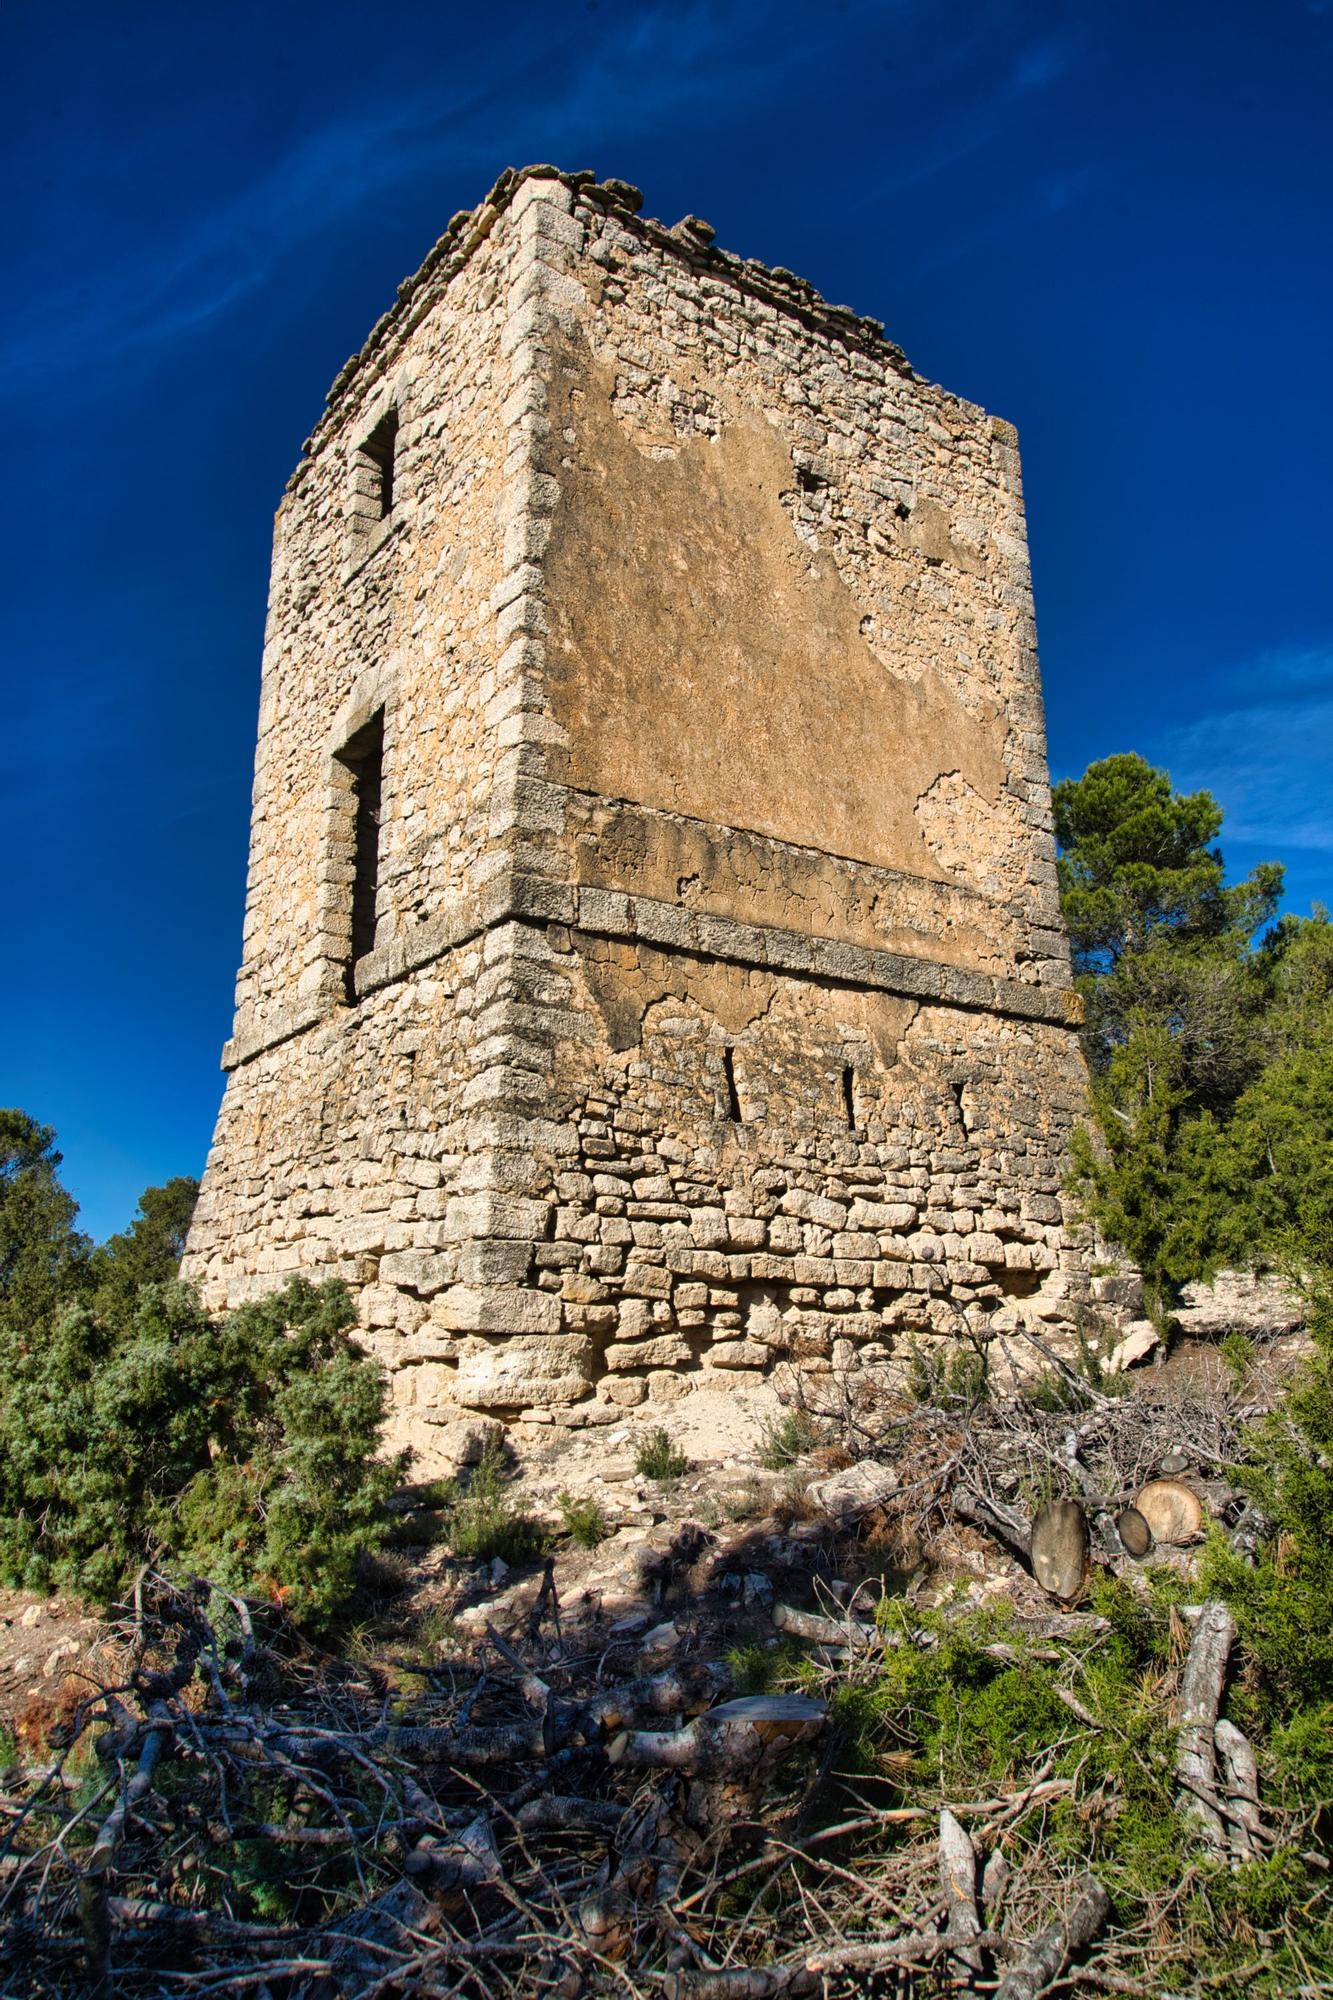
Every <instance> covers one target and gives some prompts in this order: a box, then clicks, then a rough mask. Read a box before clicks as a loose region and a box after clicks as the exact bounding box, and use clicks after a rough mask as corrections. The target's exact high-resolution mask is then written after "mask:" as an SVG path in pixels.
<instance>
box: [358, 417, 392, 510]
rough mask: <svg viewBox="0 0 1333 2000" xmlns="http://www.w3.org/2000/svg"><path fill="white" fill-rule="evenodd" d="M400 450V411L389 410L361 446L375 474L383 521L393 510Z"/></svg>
mask: <svg viewBox="0 0 1333 2000" xmlns="http://www.w3.org/2000/svg"><path fill="white" fill-rule="evenodd" d="M397 451H398V412H397V410H388V411H386V412H385V414H384V415H383V416H382V417H381V418H380V420H379V422H378V423H377V424H376V426H375V428H374V430H373V431H372V432H371V433H370V436H369V437H368V438H367V439H366V441H365V443H364V444H363V445H362V447H361V454H362V457H363V458H366V459H368V460H369V461H370V464H371V466H372V468H373V470H374V475H375V500H376V505H377V507H378V509H379V518H380V520H381V521H384V520H387V519H388V517H389V515H390V514H391V513H392V512H393V480H394V469H395V468H394V460H395V457H396V455H397Z"/></svg>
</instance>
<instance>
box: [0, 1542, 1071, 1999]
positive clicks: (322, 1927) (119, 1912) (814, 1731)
mask: <svg viewBox="0 0 1333 2000" xmlns="http://www.w3.org/2000/svg"><path fill="white" fill-rule="evenodd" d="M260 1617H261V1614H259V1613H258V1611H257V1610H256V1608H255V1607H253V1606H251V1605H248V1604H247V1603H246V1602H244V1601H243V1600H241V1599H238V1598H235V1597H229V1596H227V1595H225V1594H223V1593H220V1592H216V1591H210V1590H209V1589H208V1588H207V1586H204V1585H202V1584H201V1585H197V1586H195V1587H194V1588H193V1589H190V1590H180V1589H176V1588H173V1587H172V1586H171V1585H169V1584H167V1583H166V1582H164V1581H162V1580H160V1579H146V1580H145V1581H144V1583H143V1584H142V1585H141V1588H140V1591H139V1594H138V1600H137V1602H136V1605H135V1607H134V1610H133V1612H132V1613H131V1614H129V1615H128V1616H127V1617H126V1618H125V1619H124V1621H123V1623H122V1625H121V1626H120V1628H119V1629H118V1631H117V1633H116V1635H115V1642H114V1645H113V1646H112V1647H111V1648H110V1649H109V1658H112V1659H114V1660H115V1661H116V1663H117V1667H116V1671H115V1672H114V1673H113V1674H111V1675H109V1676H108V1677H107V1681H106V1685H104V1686H99V1687H90V1688H89V1690H88V1693H87V1697H86V1699H85V1700H83V1701H82V1702H81V1704H80V1705H79V1708H78V1710H77V1712H76V1713H75V1714H74V1715H73V1716H72V1718H71V1721H70V1724H69V1728H68V1731H67V1732H66V1734H67V1738H68V1740H67V1742H66V1744H65V1747H63V1748H62V1749H60V1750H59V1751H58V1754H56V1755H55V1757H54V1759H53V1761H52V1762H50V1763H49V1764H46V1765H41V1766H33V1767H29V1768H18V1769H14V1770H11V1771H9V1772H8V1773H6V1774H5V1775H4V1776H3V1778H2V1779H0V1815H3V1820H2V1823H0V1825H2V1832H0V1929H2V1941H0V1990H3V1991H4V1993H5V1994H6V1995H15V1996H17V1995H23V1996H28V1995H47V1994H49V1995H68V1994H73V1993H80V1994H82V1993H88V1992H92V1993H97V1992H103V1993H112V1992H114V1993H116V1994H121V1995H125V1996H138V1995H149V1994H152V1995H158V1994H205V1993H223V1992H225V1993H244V1992H254V1993H256V1994H259V1995H261V1996H263V1995H267V1996H270V1997H271V2000H296V1996H310V2000H316V1997H317V1996H318V2000H335V1996H347V2000H350V1996H352V1995H357V1996H361V2000H372V1996H376V2000H379V1996H383V2000H389V1996H397V1995H404V1996H405V1995H409V1994H427V1993H429V1994H451V1995H458V1996H472V1995H481V1994H488V1995H489V1994H494V1993H506V1994H515V1995H517V1994H525V1995H526V1994H536V1993H542V1994H551V1993H554V1994H561V1995H568V1996H570V2000H573V1996H575V1995H580V1994H588V1995H596V1994H603V1993H617V1994H643V1995H649V1994H659V1995H662V1996H663V2000H742V1996H744V2000H765V1996H768V1995H770V1994H771V1995H779V1994H806V1993H821V1994H829V1995H833V1994H850V1993H852V1992H864V1991H874V1990H880V1989H879V1987H878V1985H877V1984H876V1982H877V1981H880V1980H883V1981H886V1982H887V1984H885V1985H884V1986H883V1990H885V1991H890V1990H892V1991H903V1990H907V1989H906V1988H904V1986H903V1984H902V1982H903V1980H904V1979H907V1980H909V1982H910V1978H911V1975H912V1974H913V1973H914V1972H918V1973H920V1974H921V1975H922V1976H923V1977H927V1978H928V1979H929V1980H930V1981H931V1986H930V1990H953V1989H961V1990H975V1982H976V1981H977V1980H978V1978H981V1977H982V1976H983V1975H985V1977H984V1984H985V1986H986V1988H987V1989H988V1990H994V1991H997V1992H998V1993H999V1994H1001V1995H1002V1996H1003V1997H1004V2000H1018V1996H1021V1995H1027V1994H1032V1993H1035V1992H1037V1991H1038V1990H1040V1988H1041V1987H1042V1986H1043V1985H1044V1984H1045V1982H1046V1981H1047V1980H1048V1979H1049V1978H1051V1977H1053V1976H1055V1974H1056V1973H1057V1972H1058V1971H1059V1969H1060V1968H1062V1967H1063V1966H1064V1965H1065V1964H1066V1962H1067V1961H1068V1960H1069V1958H1070V1956H1071V1954H1073V1953H1075V1952H1077V1951H1078V1949H1079V1948H1080V1946H1081V1945H1082V1944H1084V1943H1086V1942H1087V1940H1088V1939H1089V1938H1090V1937H1091V1936H1092V1935H1093V1934H1094V1932H1095V1931H1096V1930H1097V1929H1098V1928H1099V1927H1100V1926H1101V1925H1102V1923H1103V1922H1104V1921H1105V1918H1106V1914H1107V1903H1106V1898H1105V1896H1104V1895H1103V1893H1102V1891H1101V1889H1100V1888H1099V1887H1098V1886H1097V1885H1096V1884H1095V1883H1093V1882H1092V1881H1091V1880H1087V1881H1084V1882H1081V1883H1076V1884H1073V1885H1071V1889H1070V1894H1069V1897H1068V1898H1067V1907H1066V1909H1065V1910H1064V1912H1063V1914H1062V1915H1061V1917H1060V1918H1059V1920H1058V1921H1056V1922H1054V1923H1053V1924H1052V1925H1050V1926H1048V1927H1047V1928H1046V1929H1044V1930H1043V1931H1042V1932H1041V1933H1040V1934H1038V1935H1036V1936H1034V1937H1029V1938H1019V1937H1016V1936H1014V1935H1013V1934H1012V1933H1011V1932H1010V1931H1008V1930H1005V1931H1001V1930H1000V1929H999V1928H998V1925H999V1922H1000V1916H999V1911H1000V1903H1001V1901H1002V1894H1003V1884H1002V1882H1001V1880H1000V1876H999V1874H997V1872H996V1871H995V1869H993V1868H992V1869H991V1870H989V1871H988V1872H987V1876H986V1880H985V1885H984V1887H983V1882H982V1877H981V1870H980V1867H979V1853H978V1850H977V1849H976V1848H975V1847H974V1846H973V1845H972V1841H971V1838H970V1836H969V1835H968V1833H967V1832H966V1831H965V1830H964V1827H963V1822H964V1821H965V1820H970V1821H971V1823H972V1824H973V1825H974V1826H975V1825H977V1824H978V1823H981V1822H985V1823H988V1824H992V1825H993V1826H1003V1825H1004V1824H1008V1823H1012V1822H1013V1821H1014V1820H1015V1819H1016V1818H1017V1817H1018V1816H1020V1815H1022V1814H1023V1813H1024V1812H1026V1811H1028V1810H1029V1809H1031V1808H1032V1806H1033V1804H1034V1795H1033V1794H1032V1788H1031V1787H1028V1788H1027V1789H1026V1791H1025V1792H1021V1793H1017V1794H1015V1795H1014V1796H1010V1797H1005V1798H1002V1799H989V1800H978V1801H973V1802H971V1803H964V1804H962V1805H960V1806H959V1808H958V1810H957V1812H951V1813H948V1814H946V1815H944V1816H943V1818H942V1819H941V1821H940V1823H939V1826H938V1842H937V1845H938V1865H937V1866H932V1867H931V1868H930V1869H928V1870H927V1871H926V1873H925V1874H924V1875H923V1874H922V1871H921V1867H920V1863H919V1860H911V1861H909V1862H908V1863H907V1864H906V1867H905V1868H904V1867H903V1866H902V1864H901V1862H899V1863H895V1864H894V1868H895V1871H896V1872H895V1874H894V1877H893V1882H892V1886H889V1877H888V1876H887V1875H885V1877H884V1879H883V1880H882V1881H881V1880H880V1879H878V1878H877V1866H878V1865H879V1864H876V1863H871V1864H869V1865H867V1866H866V1868H865V1869H864V1871H862V1872H858V1873H856V1874H853V1873H852V1871H851V1870H849V1869H848V1868H847V1867H845V1866H843V1865H841V1864H840V1863H838V1862H836V1861H834V1860H832V1859H829V1858H826V1857H829V1856H830V1855H832V1854H834V1853H838V1852H845V1850H846V1844H847V1842H848V1841H849V1840H854V1838H855V1836H856V1835H857V1834H858V1832H865V1831H867V1830H869V1831H871V1832H873V1833H874V1835H875V1836H876V1837H877V1839H879V1840H880V1842H881V1844H882V1837H883V1835H884V1834H885V1833H886V1832H888V1831H890V1829H891V1827H892V1824H893V1821H894V1817H895V1816H894V1815H893V1814H892V1813H890V1814H889V1815H888V1817H887V1818H886V1817H885V1816H884V1813H883V1812H882V1811H881V1810H879V1809H876V1808H873V1807H872V1809H871V1810H870V1811H869V1812H868V1813H866V1814H864V1815H862V1816H861V1817H860V1818H859V1819H854V1820H851V1821H844V1822H843V1823H842V1824H837V1825H833V1826H828V1825H816V1824H815V1817H816V1816H815V1813H814V1806H815V1801H816V1799H817V1797H818V1796H820V1795H821V1788H822V1787H823V1786H824V1785H825V1782H826V1780H827V1778H828V1775H829V1772H830V1769H831V1767H832V1766H833V1765H834V1763H835V1762H836V1755H837V1737H836V1732H835V1731H833V1730H831V1729H830V1728H829V1727H828V1726H827V1709H826V1705H825V1703H824V1702H823V1701H822V1700H820V1699H818V1698H816V1697H813V1696H811V1695H808V1694H806V1695H802V1694H788V1695H778V1696H753V1697H748V1698H746V1697H743V1698H740V1699H735V1698H732V1696H731V1687H730V1676H729V1674H728V1671H727V1668H726V1666H725V1665H724V1664H722V1663H720V1662H718V1661H716V1660H709V1659H691V1658H689V1657H683V1658H681V1659H679V1660H678V1662H677V1663H676V1664H675V1665H674V1666H672V1667H671V1668H669V1669H667V1670H665V1671H660V1672H656V1673H652V1674H648V1675H642V1676H637V1677H636V1676H631V1677H629V1678H624V1677H622V1676H621V1675H620V1674H619V1673H618V1671H617V1659H616V1655H615V1653H614V1652H609V1651H608V1650H607V1649H606V1646H605V1644H603V1645H602V1646H601V1647H599V1649H597V1650H596V1651H589V1650H587V1649H585V1648H581V1647H580V1646H579V1644H578V1643H577V1642H575V1641H571V1640H569V1639H567V1638H566V1636H565V1634H564V1633H563V1632H562V1630H561V1620H560V1609H559V1605H558V1603H557V1602H556V1598H555V1593H554V1590H553V1588H552V1587H551V1583H550V1573H549V1571H548V1575H547V1586H546V1587H545V1588H544V1589H543V1591H542V1592H541V1594H540V1596H539V1598H538V1600H537V1602H536V1604H535V1606H534V1608H533V1610H532V1612H531V1614H530V1616H529V1617H528V1619H527V1622H526V1626H525V1629H524V1630H522V1631H521V1632H517V1633H511V1635H510V1637H508V1638H506V1637H502V1636H501V1635H500V1634H499V1633H498V1632H495V1631H492V1632H491V1634H490V1638H489V1640H488V1642H487V1643H486V1644H485V1645H483V1646H482V1647H481V1648H480V1649H479V1651H478V1654H477V1657H476V1658H475V1659H473V1660H471V1661H468V1662H463V1661H461V1660H460V1661H455V1662H449V1663H444V1664H440V1665H429V1664H424V1663H421V1662H405V1663H402V1671H401V1672H397V1673H394V1674H392V1675H390V1674H387V1673H385V1672H384V1671H382V1670H378V1669H377V1670H369V1669H358V1668H356V1667H355V1666H352V1665H349V1664H346V1663H340V1662H338V1661H335V1660H332V1659H329V1658H327V1657H325V1656H321V1655H318V1654H315V1653H313V1652H312V1651H311V1650H310V1649H309V1648H307V1647H305V1646H304V1645H303V1644H302V1643H301V1642H300V1641H299V1639H298V1638H297V1636H296V1635H295V1634H294V1633H292V1632H291V1630H290V1629H288V1628H285V1627H284V1626H282V1624H281V1623H280V1622H276V1621H275V1620H274V1619H273V1617H272V1615H271V1614H263V1618H264V1622H263V1624H262V1626H261V1624H260V1622H259V1621H260ZM1038 1789H1039V1788H1038ZM1036 1803H1037V1804H1038V1805H1039V1804H1040V1800H1037V1801H1036ZM898 1817H908V1816H905V1815H899V1816H898ZM920 1817H921V1816H920V1815H917V1818H918V1819H919V1818H920ZM935 1833H936V1829H935V1828H934V1826H932V1828H931V1834H932V1847H931V1852H932V1853H934V1852H935V1844H936V1843H935V1841H934V1836H935ZM885 1866H888V1864H887V1863H886V1864H885ZM775 1885H777V1886H778V1893H776V1894H775V1893H774V1890H775ZM868 1982H869V1983H868Z"/></svg>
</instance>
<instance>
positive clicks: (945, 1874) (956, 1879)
mask: <svg viewBox="0 0 1333 2000" xmlns="http://www.w3.org/2000/svg"><path fill="white" fill-rule="evenodd" d="M940 1889H941V1892H942V1894H943V1896H944V1900H945V1903H946V1904H947V1906H948V1918H947V1921H946V1923H945V1933H946V1935H947V1936H948V1937H950V1938H953V1939H955V1940H956V1941H957V1949H956V1951H955V1952H954V1954H953V1963H954V1964H955V1966H956V1967H957V1968H958V1971H959V1973H960V1975H961V1977H962V1979H963V1981H964V1983H965V1984H966V1985H970V1984H971V1982H972V1976H973V1975H974V1974H976V1973H979V1972H981V1971H982V1970H983V1964H984V1961H983V1958H982V1953H981V1948H980V1946H979V1945H978V1944H977V1943H976V1939H977V1937H978V1936H979V1935H980V1933H981V1928H982V1924H981V1916H980V1913H979V1912H978V1909H977V1850H976V1849H975V1847H973V1845H972V1839H971V1835H970V1834H968V1833H967V1832H966V1830H965V1829H964V1827H963V1826H962V1824H961V1823H960V1821H958V1820H956V1819H955V1818H954V1816H953V1814H952V1813H951V1812H950V1811H949V1809H948V1807H947V1806H946V1807H944V1809H943V1810H942V1811H941V1813H940Z"/></svg>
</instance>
